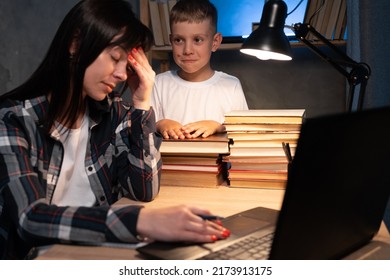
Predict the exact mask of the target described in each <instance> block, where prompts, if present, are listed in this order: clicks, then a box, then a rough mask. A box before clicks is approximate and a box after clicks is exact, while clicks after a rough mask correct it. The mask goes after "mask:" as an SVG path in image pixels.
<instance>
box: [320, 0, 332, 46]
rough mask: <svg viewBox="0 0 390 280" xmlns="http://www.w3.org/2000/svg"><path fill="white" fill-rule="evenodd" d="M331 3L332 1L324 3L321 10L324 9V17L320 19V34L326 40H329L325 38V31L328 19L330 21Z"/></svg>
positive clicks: (328, 0)
mask: <svg viewBox="0 0 390 280" xmlns="http://www.w3.org/2000/svg"><path fill="white" fill-rule="evenodd" d="M333 1H334V0H327V1H325V5H324V8H323V9H324V17H323V19H322V25H321V30H320V33H321V34H322V35H323V36H324V37H325V38H327V39H330V37H327V35H326V31H327V29H328V26H329V19H330V16H331V14H332V9H333Z"/></svg>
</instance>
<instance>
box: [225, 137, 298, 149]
mask: <svg viewBox="0 0 390 280" xmlns="http://www.w3.org/2000/svg"><path fill="white" fill-rule="evenodd" d="M283 142H285V143H286V142H287V143H289V145H290V147H296V145H297V142H298V140H297V139H288V140H287V141H284V140H235V141H234V140H233V144H232V145H231V147H235V148H241V147H253V148H257V147H269V148H274V147H276V148H277V147H282V143H283Z"/></svg>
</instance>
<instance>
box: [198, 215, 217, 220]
mask: <svg viewBox="0 0 390 280" xmlns="http://www.w3.org/2000/svg"><path fill="white" fill-rule="evenodd" d="M197 215H198V216H199V217H201V218H202V219H203V220H223V219H224V218H223V217H221V216H215V215H203V214H197Z"/></svg>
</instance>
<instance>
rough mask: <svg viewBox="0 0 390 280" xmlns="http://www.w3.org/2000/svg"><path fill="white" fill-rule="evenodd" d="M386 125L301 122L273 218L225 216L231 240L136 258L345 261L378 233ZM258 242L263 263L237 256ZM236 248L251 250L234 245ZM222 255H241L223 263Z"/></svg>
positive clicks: (385, 179) (154, 247)
mask: <svg viewBox="0 0 390 280" xmlns="http://www.w3.org/2000/svg"><path fill="white" fill-rule="evenodd" d="M389 120H390V107H389V108H379V109H370V110H365V111H362V112H353V113H348V114H337V115H331V116H323V117H316V118H308V119H306V120H305V121H304V123H303V124H302V127H301V133H300V137H299V140H298V144H297V149H296V152H295V156H294V159H293V161H292V163H291V166H290V169H289V176H288V181H287V185H286V191H285V195H284V199H283V203H282V207H281V210H280V212H279V211H276V210H273V209H268V208H263V207H257V208H254V209H250V210H248V211H244V212H242V213H238V214H236V215H233V216H230V217H228V218H226V219H224V220H223V221H222V223H223V225H224V226H225V227H226V228H228V229H229V230H230V231H231V232H232V234H231V236H230V237H229V238H228V239H226V240H221V241H217V242H215V243H212V244H208V243H207V244H189V243H165V242H153V243H150V244H148V245H146V246H144V247H140V248H138V249H137V250H138V252H139V253H140V254H142V255H143V257H145V258H147V259H148V258H149V259H177V260H179V259H180V260H181V259H183V260H185V259H212V258H213V257H209V256H213V255H214V256H217V257H216V259H263V258H264V259H284V260H290V259H298V260H299V259H301V260H306V259H341V258H344V257H346V256H347V255H349V254H351V253H352V252H354V251H356V250H358V249H359V248H361V247H363V246H364V245H366V244H368V243H369V242H370V241H371V240H372V238H373V237H374V236H375V234H376V233H377V232H378V230H379V227H380V225H381V221H382V218H383V215H384V211H385V208H386V204H387V201H388V199H389V195H390V168H389V167H390V165H389V160H390V133H389V132H390V131H389V124H388V122H389ZM265 235H266V236H269V237H268V238H267V239H268V240H269V241H268V242H267V244H268V245H267V246H264V247H268V248H269V249H266V251H267V252H266V254H265V255H263V256H260V255H257V256H255V257H252V256H248V254H245V253H249V251H252V249H256V248H259V247H260V246H263V245H255V243H254V242H255V241H254V239H259V238H260V237H262V236H265ZM248 238H251V239H250V241H249V242H247V241H246V240H247V239H248ZM242 242H244V243H245V242H247V243H249V244H250V245H249V246H250V248H251V249H244V248H245V247H244V245H237V243H238V244H240V243H242ZM226 247H227V248H231V247H237V248H241V251H244V252H242V253H244V255H229V253H228V252H229V251H228V249H226ZM220 252H222V254H221V253H220Z"/></svg>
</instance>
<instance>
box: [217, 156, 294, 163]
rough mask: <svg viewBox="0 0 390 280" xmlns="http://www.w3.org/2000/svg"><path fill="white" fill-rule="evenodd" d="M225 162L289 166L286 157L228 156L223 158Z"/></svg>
mask: <svg viewBox="0 0 390 280" xmlns="http://www.w3.org/2000/svg"><path fill="white" fill-rule="evenodd" d="M222 161H223V162H230V163H232V164H233V163H234V164H238V163H247V164H252V165H253V166H255V165H263V164H264V165H267V164H274V163H276V164H279V163H285V164H287V163H288V161H287V158H286V155H283V156H253V157H247V156H234V155H231V154H229V155H226V156H223V157H222Z"/></svg>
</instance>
